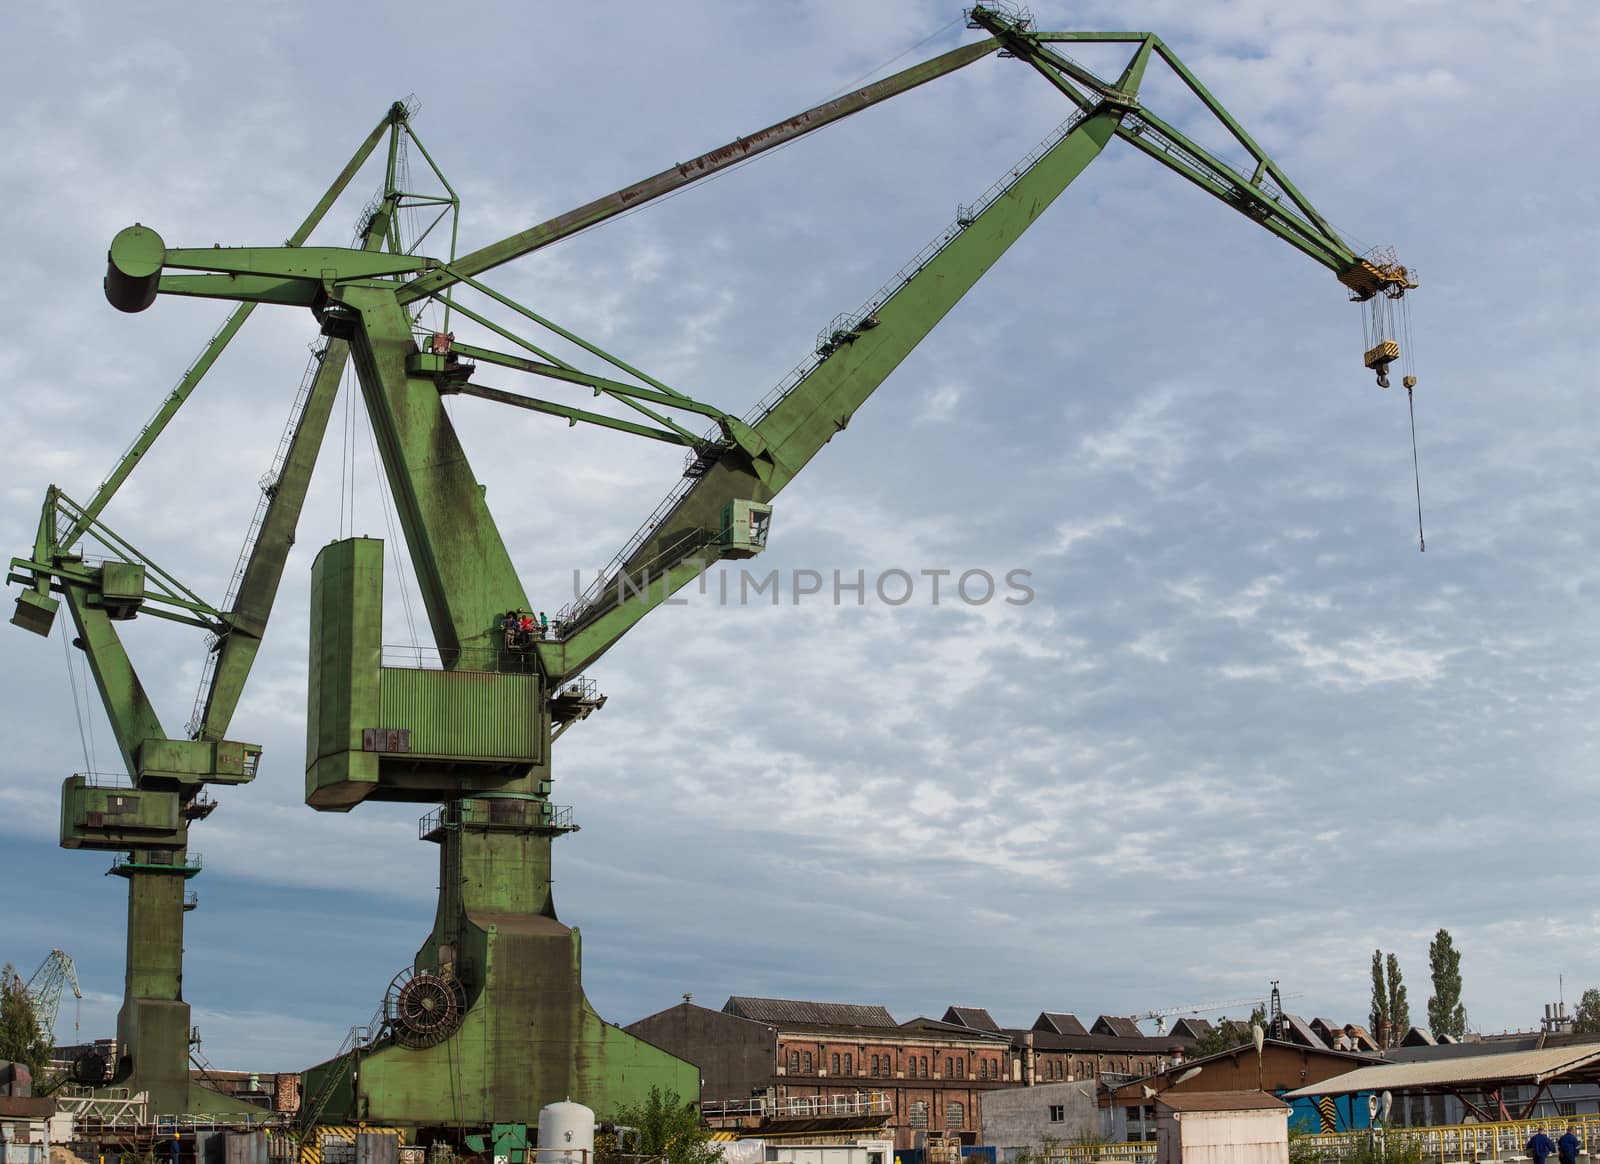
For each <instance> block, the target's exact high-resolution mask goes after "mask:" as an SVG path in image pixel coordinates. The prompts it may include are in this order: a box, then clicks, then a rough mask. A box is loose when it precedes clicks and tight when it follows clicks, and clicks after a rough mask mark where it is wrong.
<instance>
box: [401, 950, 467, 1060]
mask: <svg viewBox="0 0 1600 1164" xmlns="http://www.w3.org/2000/svg"><path fill="white" fill-rule="evenodd" d="M466 1011H467V994H466V990H465V988H464V987H463V986H462V984H461V980H460V979H459V978H457V977H456V976H455V975H453V974H448V973H444V974H441V973H435V972H433V971H429V970H414V969H411V968H409V967H408V968H407V969H405V970H402V971H400V973H398V974H396V975H395V976H394V980H393V981H392V982H390V983H389V989H388V991H387V992H386V993H385V995H384V999H383V1016H384V1019H385V1020H386V1021H387V1023H388V1026H389V1030H390V1032H391V1033H392V1034H393V1035H394V1039H395V1042H397V1043H399V1044H400V1045H401V1046H404V1047H411V1048H413V1049H421V1048H423V1047H431V1046H433V1045H434V1044H436V1043H442V1042H443V1041H444V1040H445V1039H448V1038H449V1037H450V1036H451V1035H453V1034H455V1033H456V1031H457V1030H459V1029H460V1027H461V1022H462V1019H463V1018H465V1017H466Z"/></svg>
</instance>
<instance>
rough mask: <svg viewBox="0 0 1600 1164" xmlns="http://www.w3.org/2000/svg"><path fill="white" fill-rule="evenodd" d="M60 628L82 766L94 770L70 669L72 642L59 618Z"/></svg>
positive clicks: (86, 769)
mask: <svg viewBox="0 0 1600 1164" xmlns="http://www.w3.org/2000/svg"><path fill="white" fill-rule="evenodd" d="M56 625H57V626H59V627H60V628H61V658H62V661H63V662H65V663H66V665H67V686H68V687H70V688H72V714H73V716H74V717H75V718H76V719H77V721H78V743H79V744H80V745H82V747H83V768H84V771H86V772H93V771H94V764H93V762H92V761H91V760H90V751H89V735H88V733H87V732H85V731H84V727H83V707H82V705H81V704H80V703H79V702H78V676H77V673H76V672H74V671H73V669H72V643H71V642H70V641H69V640H68V638H67V620H66V619H61V620H59V621H58V622H57V624H56Z"/></svg>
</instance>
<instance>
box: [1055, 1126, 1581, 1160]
mask: <svg viewBox="0 0 1600 1164" xmlns="http://www.w3.org/2000/svg"><path fill="white" fill-rule="evenodd" d="M1569 1127H1570V1128H1572V1129H1574V1131H1575V1132H1576V1134H1577V1137H1578V1140H1579V1142H1580V1143H1581V1145H1582V1147H1581V1149H1580V1150H1581V1151H1583V1152H1587V1153H1589V1154H1590V1156H1591V1158H1600V1115H1596V1114H1591V1115H1580V1116H1568V1117H1564V1118H1560V1119H1542V1120H1508V1121H1506V1122H1504V1123H1494V1124H1450V1125H1447V1126H1444V1127H1425V1128H1387V1129H1384V1130H1383V1131H1381V1132H1378V1133H1376V1135H1379V1136H1382V1137H1383V1139H1384V1141H1385V1143H1387V1144H1388V1145H1389V1146H1390V1147H1391V1148H1399V1147H1404V1148H1414V1149H1417V1150H1420V1152H1421V1154H1422V1159H1423V1161H1424V1162H1425V1164H1467V1162H1469V1161H1471V1162H1473V1164H1477V1162H1479V1161H1481V1162H1483V1164H1488V1162H1489V1161H1491V1160H1495V1161H1499V1160H1507V1159H1509V1158H1511V1157H1515V1156H1521V1155H1522V1154H1523V1147H1524V1145H1526V1144H1527V1142H1528V1141H1529V1140H1530V1139H1532V1138H1533V1134H1534V1132H1536V1131H1538V1130H1539V1129H1540V1128H1543V1129H1544V1130H1545V1133H1546V1134H1547V1135H1549V1137H1550V1138H1551V1139H1552V1140H1555V1139H1559V1138H1560V1137H1561V1133H1562V1132H1564V1131H1566V1130H1567V1128H1569ZM1374 1134H1375V1133H1374V1132H1372V1131H1371V1130H1369V1129H1362V1130H1360V1131H1356V1132H1324V1133H1321V1134H1319V1135H1309V1136H1291V1137H1290V1139H1289V1159H1290V1160H1291V1161H1293V1162H1295V1164H1316V1162H1318V1161H1324V1160H1327V1161H1335V1160H1343V1159H1347V1158H1349V1157H1352V1156H1354V1155H1355V1154H1356V1153H1357V1152H1358V1151H1359V1150H1360V1149H1362V1148H1363V1147H1365V1146H1367V1145H1368V1144H1370V1143H1372V1140H1373V1137H1374ZM1041 1156H1042V1158H1043V1161H1044V1162H1045V1164H1099V1162H1100V1161H1103V1160H1104V1161H1113V1160H1114V1161H1141V1162H1145V1164H1148V1162H1150V1161H1154V1160H1155V1158H1156V1146H1155V1145H1154V1144H1053V1145H1051V1147H1050V1149H1049V1151H1048V1152H1047V1153H1041Z"/></svg>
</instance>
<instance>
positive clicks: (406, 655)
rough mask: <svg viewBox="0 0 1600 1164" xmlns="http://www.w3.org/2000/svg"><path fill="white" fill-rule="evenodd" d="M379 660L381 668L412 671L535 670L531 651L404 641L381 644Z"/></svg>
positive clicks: (535, 665) (535, 666)
mask: <svg viewBox="0 0 1600 1164" xmlns="http://www.w3.org/2000/svg"><path fill="white" fill-rule="evenodd" d="M380 659H381V662H382V664H383V666H385V667H396V668H403V669H407V670H412V671H491V672H504V671H512V672H532V671H535V670H537V664H536V663H535V662H534V661H533V655H532V653H531V652H528V653H522V652H517V651H506V650H501V649H499V648H496V647H459V648H456V649H454V650H444V649H442V648H439V647H429V646H422V645H418V644H408V643H385V644H384V645H383V647H382V648H381V652H380Z"/></svg>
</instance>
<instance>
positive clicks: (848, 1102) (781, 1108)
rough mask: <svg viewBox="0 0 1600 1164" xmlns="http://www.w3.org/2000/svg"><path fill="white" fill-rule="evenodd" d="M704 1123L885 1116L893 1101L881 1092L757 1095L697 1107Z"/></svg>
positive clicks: (712, 1102)
mask: <svg viewBox="0 0 1600 1164" xmlns="http://www.w3.org/2000/svg"><path fill="white" fill-rule="evenodd" d="M700 1114H701V1115H702V1116H704V1117H705V1119H707V1120H729V1119H756V1118H766V1119H808V1118H811V1117H814V1116H823V1115H847V1116H868V1115H881V1116H888V1115H893V1114H894V1100H893V1099H891V1098H890V1097H889V1096H888V1095H887V1094H885V1093H884V1092H881V1091H872V1092H866V1091H861V1092H856V1093H855V1094H853V1095H789V1096H773V1095H757V1096H752V1097H750V1098H749V1099H712V1100H705V1101H703V1102H702V1103H701V1104H700Z"/></svg>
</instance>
